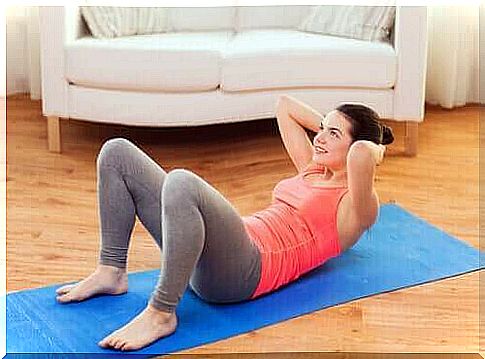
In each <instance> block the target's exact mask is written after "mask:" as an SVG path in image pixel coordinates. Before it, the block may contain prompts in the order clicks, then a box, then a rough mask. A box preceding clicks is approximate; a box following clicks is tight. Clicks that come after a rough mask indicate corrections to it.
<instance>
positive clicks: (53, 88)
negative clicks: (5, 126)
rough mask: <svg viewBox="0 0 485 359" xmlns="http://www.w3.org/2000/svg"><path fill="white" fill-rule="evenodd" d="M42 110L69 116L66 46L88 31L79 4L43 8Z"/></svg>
mask: <svg viewBox="0 0 485 359" xmlns="http://www.w3.org/2000/svg"><path fill="white" fill-rule="evenodd" d="M39 25H40V59H41V75H42V77H41V79H42V113H43V114H44V115H45V116H59V117H68V108H67V89H68V83H67V81H66V78H65V66H64V49H65V45H66V43H68V42H71V41H74V40H76V39H77V38H79V37H81V36H83V35H85V34H86V29H85V26H84V23H83V20H82V18H81V13H80V8H79V7H78V6H64V7H63V6H41V7H40V8H39Z"/></svg>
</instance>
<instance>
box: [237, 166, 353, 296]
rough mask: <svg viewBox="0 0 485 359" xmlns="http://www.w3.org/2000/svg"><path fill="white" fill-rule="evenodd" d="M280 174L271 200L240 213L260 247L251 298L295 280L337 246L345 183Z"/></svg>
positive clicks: (332, 253) (336, 251) (335, 251)
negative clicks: (326, 184) (326, 183)
mask: <svg viewBox="0 0 485 359" xmlns="http://www.w3.org/2000/svg"><path fill="white" fill-rule="evenodd" d="M316 172H318V173H321V172H320V171H315V170H309V171H304V172H301V173H299V174H297V175H296V176H294V177H290V178H286V179H283V180H282V181H280V182H278V183H277V184H276V186H275V187H274V189H273V193H272V201H271V204H270V205H269V206H268V207H267V208H266V209H264V210H262V211H259V212H256V213H254V214H252V215H250V216H243V217H242V219H243V223H244V225H245V228H246V231H247V232H248V235H249V237H250V238H251V240H252V241H253V243H254V244H256V246H257V248H258V249H259V252H260V253H261V260H262V263H261V278H260V281H259V284H258V286H257V288H256V290H255V292H254V293H253V295H252V296H251V299H253V298H256V297H258V296H260V295H262V294H265V293H268V292H271V291H274V290H276V289H277V288H279V287H281V286H283V285H285V284H287V283H289V282H291V281H294V280H296V279H297V278H299V277H300V276H301V275H302V274H304V273H306V272H309V271H310V270H312V269H314V268H316V267H318V266H320V265H321V264H323V263H324V262H325V261H326V260H328V259H330V258H332V257H335V256H338V255H339V254H340V252H341V248H340V242H339V238H338V232H337V208H338V205H339V203H340V201H341V199H342V197H343V195H344V194H345V193H346V192H347V191H348V188H347V187H321V186H320V187H318V186H316V185H312V184H311V183H309V182H308V181H306V180H305V179H304V178H303V177H304V176H305V175H306V174H308V173H316Z"/></svg>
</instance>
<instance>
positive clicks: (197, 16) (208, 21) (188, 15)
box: [168, 6, 236, 32]
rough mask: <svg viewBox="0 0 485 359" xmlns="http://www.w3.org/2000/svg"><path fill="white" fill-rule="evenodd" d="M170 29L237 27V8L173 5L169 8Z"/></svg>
mask: <svg viewBox="0 0 485 359" xmlns="http://www.w3.org/2000/svg"><path fill="white" fill-rule="evenodd" d="M168 18H169V25H168V26H169V31H175V32H177V31H210V30H233V31H235V29H236V27H235V24H236V8H235V7H234V6H220V7H178V8H177V7H172V8H168Z"/></svg>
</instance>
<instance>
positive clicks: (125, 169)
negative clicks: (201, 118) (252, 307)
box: [96, 138, 261, 312]
mask: <svg viewBox="0 0 485 359" xmlns="http://www.w3.org/2000/svg"><path fill="white" fill-rule="evenodd" d="M96 167H97V176H98V181H97V186H98V187H97V190H98V205H99V220H100V226H101V250H100V258H99V262H100V263H101V264H104V265H110V266H115V267H118V268H126V262H127V252H128V246H129V243H130V237H131V233H132V231H133V227H134V224H135V215H137V216H138V218H139V220H140V221H141V223H142V224H143V226H144V227H145V228H146V229H147V230H148V232H149V233H150V234H151V236H152V237H153V238H154V239H155V241H156V243H157V244H158V246H159V247H160V250H161V270H160V276H159V279H158V283H157V286H156V288H155V290H154V291H153V293H152V295H151V298H150V304H151V305H153V306H155V307H156V308H158V309H161V310H164V311H168V312H173V311H174V310H175V308H176V306H177V304H178V302H179V301H180V298H181V297H182V295H183V293H184V292H185V290H186V289H187V286H188V284H190V287H191V288H192V290H193V291H194V292H195V293H196V294H197V295H198V296H199V297H201V298H202V299H204V300H206V301H208V302H215V303H232V302H238V301H244V300H247V299H249V298H250V297H251V295H252V294H253V292H254V291H255V290H256V287H257V285H258V282H259V279H260V276H261V256H260V253H259V251H258V249H257V247H256V246H255V245H254V244H253V242H252V241H251V240H250V238H249V236H248V234H247V232H246V229H245V228H244V224H243V222H242V219H241V216H240V215H239V213H238V212H237V210H236V209H235V208H234V207H233V206H232V205H231V203H230V202H229V201H227V200H226V199H225V198H224V197H223V195H222V194H220V193H219V192H218V191H217V190H216V189H215V188H213V187H212V186H211V185H210V184H208V183H207V182H206V181H204V180H203V179H202V178H201V177H199V176H198V175H196V174H195V173H193V172H190V171H188V170H184V169H174V170H172V171H170V172H169V173H167V172H166V171H164V170H163V169H162V168H161V167H160V166H159V165H158V164H157V163H156V162H154V161H153V160H152V159H151V158H150V157H149V156H148V155H147V154H146V153H144V152H143V151H142V150H141V149H139V148H138V147H137V146H135V145H134V144H133V143H132V142H130V141H128V140H126V139H124V138H115V139H111V140H108V141H106V142H105V143H104V144H103V146H102V148H101V150H100V152H99V155H98V158H97V161H96Z"/></svg>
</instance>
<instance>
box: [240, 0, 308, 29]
mask: <svg viewBox="0 0 485 359" xmlns="http://www.w3.org/2000/svg"><path fill="white" fill-rule="evenodd" d="M312 8H313V6H310V5H277V6H275V5H273V6H239V7H238V8H237V13H236V15H237V19H236V31H243V30H249V29H261V28H283V29H293V28H296V27H298V25H300V23H301V22H302V21H303V19H304V18H305V17H306V16H307V15H308V14H309V13H310V10H311V9H312Z"/></svg>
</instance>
